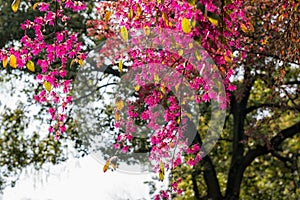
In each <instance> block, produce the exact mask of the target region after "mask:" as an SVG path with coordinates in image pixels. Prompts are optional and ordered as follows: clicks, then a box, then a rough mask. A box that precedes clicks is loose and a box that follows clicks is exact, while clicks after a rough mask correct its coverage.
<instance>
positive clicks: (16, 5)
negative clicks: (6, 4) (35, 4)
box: [11, 0, 21, 13]
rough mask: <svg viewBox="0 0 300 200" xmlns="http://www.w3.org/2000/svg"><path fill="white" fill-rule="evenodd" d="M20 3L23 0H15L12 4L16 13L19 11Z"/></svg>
mask: <svg viewBox="0 0 300 200" xmlns="http://www.w3.org/2000/svg"><path fill="white" fill-rule="evenodd" d="M20 3H21V0H14V1H13V3H12V4H11V9H12V11H13V12H14V13H15V12H17V11H18V9H19V6H20Z"/></svg>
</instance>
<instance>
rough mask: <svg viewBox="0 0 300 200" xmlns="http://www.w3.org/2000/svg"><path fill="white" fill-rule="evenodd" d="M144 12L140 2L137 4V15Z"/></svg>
mask: <svg viewBox="0 0 300 200" xmlns="http://www.w3.org/2000/svg"><path fill="white" fill-rule="evenodd" d="M141 14H142V8H141V6H140V4H136V15H137V17H140V16H141Z"/></svg>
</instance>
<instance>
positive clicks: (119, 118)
mask: <svg viewBox="0 0 300 200" xmlns="http://www.w3.org/2000/svg"><path fill="white" fill-rule="evenodd" d="M115 120H116V121H117V122H118V121H120V120H121V115H120V113H119V112H118V111H116V112H115Z"/></svg>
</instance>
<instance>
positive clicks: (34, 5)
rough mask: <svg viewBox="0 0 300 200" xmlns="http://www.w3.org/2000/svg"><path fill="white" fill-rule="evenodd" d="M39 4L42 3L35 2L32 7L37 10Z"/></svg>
mask: <svg viewBox="0 0 300 200" xmlns="http://www.w3.org/2000/svg"><path fill="white" fill-rule="evenodd" d="M39 4H40V2H38V3H35V4H33V6H32V9H33V10H35V9H36V7H37V6H38V5H39Z"/></svg>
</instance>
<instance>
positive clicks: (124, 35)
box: [121, 26, 128, 42]
mask: <svg viewBox="0 0 300 200" xmlns="http://www.w3.org/2000/svg"><path fill="white" fill-rule="evenodd" d="M121 37H122V38H123V40H124V41H125V42H127V41H128V31H127V29H126V27H124V26H122V27H121Z"/></svg>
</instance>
